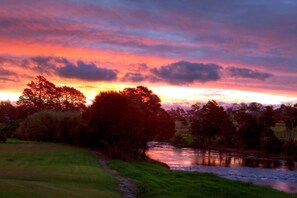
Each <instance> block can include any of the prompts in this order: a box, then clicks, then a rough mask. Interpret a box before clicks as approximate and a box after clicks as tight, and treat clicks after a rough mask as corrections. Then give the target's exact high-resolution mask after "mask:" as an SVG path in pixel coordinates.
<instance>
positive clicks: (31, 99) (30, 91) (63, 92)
mask: <svg viewBox="0 0 297 198" xmlns="http://www.w3.org/2000/svg"><path fill="white" fill-rule="evenodd" d="M27 86H28V88H25V89H24V91H23V94H22V95H21V96H20V97H19V100H18V101H17V105H19V107H20V108H22V109H23V110H26V111H27V112H28V113H29V114H30V113H34V112H37V111H42V110H47V109H52V110H58V111H74V110H78V111H82V110H84V109H86V106H85V103H86V98H85V96H84V95H83V94H82V93H81V92H80V91H78V90H76V89H75V88H73V87H67V86H63V87H57V86H56V85H55V84H54V83H52V82H50V81H48V80H47V79H46V78H45V77H43V76H37V77H36V78H35V81H31V82H30V83H29V84H27Z"/></svg>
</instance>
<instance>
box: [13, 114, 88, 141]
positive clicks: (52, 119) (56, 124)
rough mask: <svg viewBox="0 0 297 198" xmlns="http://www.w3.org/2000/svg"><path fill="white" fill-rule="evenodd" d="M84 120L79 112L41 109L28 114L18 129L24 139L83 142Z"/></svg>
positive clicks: (18, 134) (18, 135)
mask: <svg viewBox="0 0 297 198" xmlns="http://www.w3.org/2000/svg"><path fill="white" fill-rule="evenodd" d="M83 131H84V121H83V120H82V118H81V115H80V113H79V112H74V111H68V112H58V111H51V110H46V111H40V112H37V113H34V114H32V115H30V116H28V117H27V118H26V119H25V120H24V121H23V122H22V123H21V125H20V127H19V128H18V129H17V131H16V134H15V135H16V137H18V138H20V139H24V140H32V141H46V142H65V143H83V142H84V140H83V139H82V137H83Z"/></svg>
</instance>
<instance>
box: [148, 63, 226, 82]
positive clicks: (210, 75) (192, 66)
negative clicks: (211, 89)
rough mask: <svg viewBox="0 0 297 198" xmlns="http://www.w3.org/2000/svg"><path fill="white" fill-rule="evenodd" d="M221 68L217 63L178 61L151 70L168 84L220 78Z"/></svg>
mask: <svg viewBox="0 0 297 198" xmlns="http://www.w3.org/2000/svg"><path fill="white" fill-rule="evenodd" d="M221 68H222V67H221V66H219V65H217V64H204V63H191V62H186V61H180V62H176V63H171V64H169V65H165V66H162V67H160V68H154V69H151V72H152V73H153V74H154V75H156V76H157V77H159V78H160V79H161V80H163V81H165V82H168V83H170V84H188V83H193V82H195V81H198V82H208V81H216V80H219V79H220V78H221V77H220V70H221Z"/></svg>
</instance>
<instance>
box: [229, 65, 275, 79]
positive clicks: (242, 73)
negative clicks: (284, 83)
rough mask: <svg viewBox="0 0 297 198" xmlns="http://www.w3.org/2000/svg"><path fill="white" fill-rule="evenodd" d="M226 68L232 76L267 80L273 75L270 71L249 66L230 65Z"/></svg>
mask: <svg viewBox="0 0 297 198" xmlns="http://www.w3.org/2000/svg"><path fill="white" fill-rule="evenodd" d="M226 70H227V72H228V73H229V74H230V76H232V77H239V78H250V79H257V80H265V79H266V78H269V77H272V74H270V73H266V72H260V71H257V70H251V69H248V68H237V67H228V68H227V69H226Z"/></svg>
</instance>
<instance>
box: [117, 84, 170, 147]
mask: <svg viewBox="0 0 297 198" xmlns="http://www.w3.org/2000/svg"><path fill="white" fill-rule="evenodd" d="M122 94H123V95H125V96H127V97H128V98H130V99H131V100H132V101H133V102H134V103H135V104H137V105H138V106H139V107H140V108H141V109H142V110H143V112H144V114H145V120H144V121H145V122H144V128H145V131H146V135H147V139H148V140H161V141H163V140H168V139H169V138H170V137H172V136H173V135H174V133H175V123H174V121H173V120H172V119H171V117H170V115H169V114H168V113H167V112H166V111H165V110H164V109H163V108H162V107H161V100H160V98H159V97H158V96H157V95H156V94H154V93H153V92H152V91H151V90H149V89H148V88H147V87H144V86H137V87H136V88H126V89H124V90H123V92H122Z"/></svg>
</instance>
